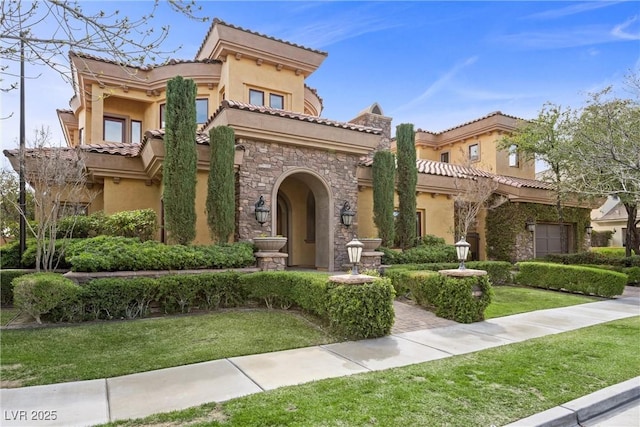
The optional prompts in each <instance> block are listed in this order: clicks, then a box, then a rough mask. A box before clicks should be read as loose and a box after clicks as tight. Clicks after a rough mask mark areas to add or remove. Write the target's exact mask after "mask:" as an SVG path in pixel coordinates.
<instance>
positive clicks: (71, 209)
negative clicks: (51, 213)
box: [58, 202, 89, 218]
mask: <svg viewBox="0 0 640 427" xmlns="http://www.w3.org/2000/svg"><path fill="white" fill-rule="evenodd" d="M88 214H89V206H88V205H86V204H84V203H69V202H61V203H60V207H59V208H58V218H64V217H67V216H74V215H76V216H80V215H82V216H86V215H88Z"/></svg>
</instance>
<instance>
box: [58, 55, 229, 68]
mask: <svg viewBox="0 0 640 427" xmlns="http://www.w3.org/2000/svg"><path fill="white" fill-rule="evenodd" d="M69 56H70V57H71V56H77V57H78V58H85V59H91V60H94V61H100V62H104V63H107V64H113V65H119V66H122V67H129V68H135V69H137V70H140V71H151V70H153V69H154V68H159V67H164V66H166V65H176V64H221V63H222V61H220V60H217V59H200V60H198V59H175V58H171V59H168V60H167V61H166V62H164V63H161V64H147V65H133V64H124V63H122V62H118V61H114V60H111V59H107V58H102V57H99V56H95V55H91V54H88V53H84V52H74V51H70V52H69Z"/></svg>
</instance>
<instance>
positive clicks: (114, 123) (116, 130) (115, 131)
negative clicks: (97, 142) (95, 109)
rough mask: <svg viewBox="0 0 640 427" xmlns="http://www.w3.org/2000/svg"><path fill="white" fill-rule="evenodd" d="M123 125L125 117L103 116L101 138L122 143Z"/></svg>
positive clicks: (123, 139)
mask: <svg viewBox="0 0 640 427" xmlns="http://www.w3.org/2000/svg"><path fill="white" fill-rule="evenodd" d="M124 125H125V119H122V118H119V117H108V116H105V117H104V134H103V139H104V140H105V141H106V142H119V143H123V142H124V141H125V136H124Z"/></svg>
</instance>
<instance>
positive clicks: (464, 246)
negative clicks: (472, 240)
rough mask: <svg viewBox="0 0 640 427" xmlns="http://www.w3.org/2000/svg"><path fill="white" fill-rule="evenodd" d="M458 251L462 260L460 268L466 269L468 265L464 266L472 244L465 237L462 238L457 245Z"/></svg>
mask: <svg viewBox="0 0 640 427" xmlns="http://www.w3.org/2000/svg"><path fill="white" fill-rule="evenodd" d="M454 246H455V247H456V253H457V255H458V261H460V265H459V266H458V270H466V269H467V267H465V266H464V262H465V260H466V259H467V256H468V255H469V248H470V247H471V245H470V244H469V243H468V242H467V241H466V240H464V237H463V238H462V239H460V240H459V241H458V242H457V243H456V244H455V245H454Z"/></svg>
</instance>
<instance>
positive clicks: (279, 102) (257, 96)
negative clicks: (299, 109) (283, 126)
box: [249, 89, 284, 110]
mask: <svg viewBox="0 0 640 427" xmlns="http://www.w3.org/2000/svg"><path fill="white" fill-rule="evenodd" d="M266 96H267V98H268V99H269V104H268V105H267V104H266V99H265V92H264V91H262V90H256V89H249V104H251V105H261V106H263V107H271V108H277V109H279V110H284V96H283V95H278V94H277V93H269V92H267V93H266Z"/></svg>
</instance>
